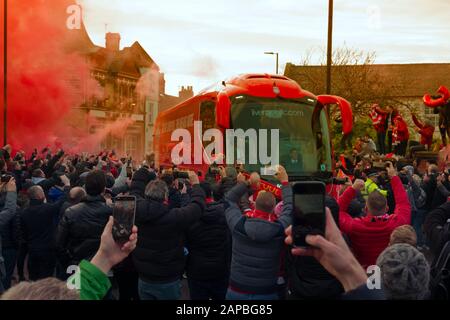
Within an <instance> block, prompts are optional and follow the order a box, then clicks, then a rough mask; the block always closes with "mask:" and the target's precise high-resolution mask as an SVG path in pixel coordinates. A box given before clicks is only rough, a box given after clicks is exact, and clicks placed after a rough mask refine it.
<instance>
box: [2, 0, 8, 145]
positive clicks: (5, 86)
mask: <svg viewBox="0 0 450 320" xmlns="http://www.w3.org/2000/svg"><path fill="white" fill-rule="evenodd" d="M3 1H4V2H3V5H4V8H3V12H4V17H3V23H4V25H3V75H4V78H3V145H6V144H7V143H8V139H7V137H6V135H7V127H6V126H7V121H8V119H7V117H8V109H7V108H8V106H7V104H8V93H7V90H8V84H7V77H6V75H7V67H8V64H7V62H8V57H7V55H8V49H7V48H8V47H7V43H8V41H7V27H8V22H7V21H8V19H7V16H8V14H7V9H8V6H7V0H3Z"/></svg>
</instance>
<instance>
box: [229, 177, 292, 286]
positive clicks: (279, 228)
mask: <svg viewBox="0 0 450 320" xmlns="http://www.w3.org/2000/svg"><path fill="white" fill-rule="evenodd" d="M281 190H282V197H283V211H282V214H281V216H280V217H279V219H278V220H277V221H276V222H269V221H266V220H262V219H258V218H247V217H246V216H244V215H243V214H242V212H241V210H240V208H239V206H238V201H239V199H240V198H241V197H242V196H243V195H244V194H245V192H246V191H247V186H246V185H245V184H243V183H238V184H237V185H236V186H235V187H233V188H232V189H231V190H230V191H229V192H228V193H227V194H226V195H225V202H226V210H225V217H226V220H227V224H228V227H229V228H230V230H231V234H232V238H233V246H232V259H231V270H230V286H231V287H232V288H234V289H237V290H239V291H241V292H245V293H253V294H272V293H275V292H276V291H277V279H278V272H279V269H280V255H281V250H282V248H283V246H284V238H285V237H284V230H285V228H287V227H288V226H289V225H290V224H291V220H292V217H291V213H292V209H293V204H292V201H293V199H292V189H291V187H290V186H283V187H282V189H281Z"/></svg>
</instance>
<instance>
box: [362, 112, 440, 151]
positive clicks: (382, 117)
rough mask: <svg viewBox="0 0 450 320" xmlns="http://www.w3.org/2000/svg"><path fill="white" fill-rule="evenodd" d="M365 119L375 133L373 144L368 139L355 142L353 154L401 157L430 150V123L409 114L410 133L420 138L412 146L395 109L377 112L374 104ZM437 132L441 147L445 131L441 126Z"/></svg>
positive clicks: (405, 126) (431, 140)
mask: <svg viewBox="0 0 450 320" xmlns="http://www.w3.org/2000/svg"><path fill="white" fill-rule="evenodd" d="M369 116H370V119H371V121H372V124H373V128H374V129H375V132H376V136H377V138H376V143H375V142H374V141H373V140H372V139H371V138H370V137H369V136H368V135H366V136H364V137H363V138H358V139H357V143H356V144H355V147H354V152H355V153H357V154H361V153H363V154H368V153H372V152H377V153H379V154H383V155H385V154H389V153H394V154H396V155H399V156H403V157H405V156H407V155H408V156H410V155H412V154H414V153H415V152H417V151H426V150H429V151H431V150H432V144H433V134H434V130H435V128H434V126H433V124H432V123H431V121H429V120H426V121H421V120H420V119H419V118H418V117H417V115H416V114H414V113H411V120H412V122H413V123H414V130H415V131H416V132H417V133H418V134H419V135H420V141H419V142H418V143H416V144H413V143H411V142H412V141H410V134H409V128H408V124H407V122H406V120H405V118H404V117H403V116H402V115H401V114H400V112H399V111H398V110H397V109H396V108H394V107H392V106H387V107H385V108H381V107H380V106H379V105H378V104H374V105H373V106H372V107H371V110H370V112H369ZM439 130H440V133H441V136H442V142H443V145H446V127H445V124H444V123H440V124H439ZM408 142H410V143H408ZM408 145H409V148H408ZM408 150H409V152H408Z"/></svg>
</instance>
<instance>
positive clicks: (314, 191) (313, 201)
mask: <svg viewBox="0 0 450 320" xmlns="http://www.w3.org/2000/svg"><path fill="white" fill-rule="evenodd" d="M292 189H293V194H294V212H293V221H292V237H293V242H294V246H295V247H308V246H309V245H308V244H307V243H306V236H307V235H310V234H320V235H325V217H326V216H325V194H326V189H325V184H324V183H322V182H318V181H305V182H303V181H302V182H297V183H296V184H294V186H293V187H292Z"/></svg>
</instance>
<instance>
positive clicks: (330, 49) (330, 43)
mask: <svg viewBox="0 0 450 320" xmlns="http://www.w3.org/2000/svg"><path fill="white" fill-rule="evenodd" d="M332 55H333V0H328V46H327V88H326V90H327V94H330V93H331V64H332V63H333V61H332Z"/></svg>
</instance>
